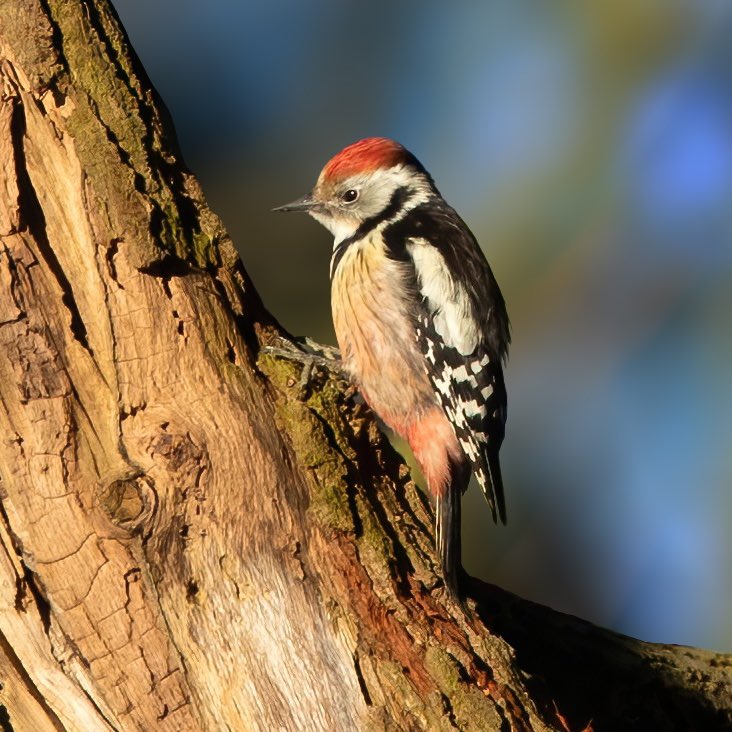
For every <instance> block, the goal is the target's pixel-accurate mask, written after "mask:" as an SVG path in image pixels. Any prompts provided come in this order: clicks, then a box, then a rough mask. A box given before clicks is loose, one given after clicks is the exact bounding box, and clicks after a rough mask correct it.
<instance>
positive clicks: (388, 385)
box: [276, 137, 510, 595]
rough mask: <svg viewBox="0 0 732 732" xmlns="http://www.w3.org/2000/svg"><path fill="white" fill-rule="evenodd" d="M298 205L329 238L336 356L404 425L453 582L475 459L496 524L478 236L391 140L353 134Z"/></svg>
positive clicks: (490, 364)
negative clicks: (464, 499) (462, 511)
mask: <svg viewBox="0 0 732 732" xmlns="http://www.w3.org/2000/svg"><path fill="white" fill-rule="evenodd" d="M276 210H280V211H306V212H307V213H309V214H310V215H311V216H313V217H314V218H315V219H317V220H318V221H319V222H321V223H322V224H323V225H324V226H325V227H327V228H328V229H329V230H330V231H331V232H332V234H333V235H334V237H335V241H334V244H333V256H332V259H331V263H330V276H331V282H332V309H333V322H334V325H335V331H336V336H337V338H338V345H339V347H340V350H341V356H342V359H343V366H344V368H345V370H346V372H347V373H348V374H349V375H350V377H351V378H352V380H353V381H354V382H355V384H356V386H357V387H358V388H359V390H360V391H361V393H362V395H363V397H364V399H365V400H366V402H368V404H369V405H370V406H371V408H372V409H373V410H374V412H376V414H377V415H378V416H379V417H380V418H381V419H382V420H383V421H384V423H385V424H386V425H387V426H388V427H390V428H391V429H392V430H394V432H396V433H397V434H398V435H400V436H401V437H403V438H405V439H406V440H407V442H408V443H409V446H410V447H411V449H412V452H413V453H414V456H415V458H416V459H417V462H418V463H419V466H420V468H421V469H422V472H423V474H424V477H425V480H426V482H427V487H428V490H429V492H430V494H431V495H432V497H433V499H434V501H435V504H436V506H435V516H436V530H435V534H436V542H437V551H438V554H439V558H440V564H441V567H442V575H443V578H444V580H445V584H446V585H447V587H448V589H449V591H450V592H451V593H452V594H454V595H459V575H460V568H461V564H460V504H461V498H462V494H463V493H464V491H465V489H466V488H467V485H468V481H469V478H470V472H471V470H472V472H473V473H475V476H476V478H477V480H478V483H479V484H480V487H481V488H482V490H483V493H484V494H485V497H486V499H487V501H488V504H489V506H490V508H491V511H492V512H493V518H494V520H496V517H497V516H498V517H499V518H500V519H501V521H503V522H504V523H505V520H506V519H505V516H506V514H505V503H504V497H503V483H502V480H501V469H500V465H499V462H498V450H499V448H500V446H501V443H502V441H503V436H504V429H505V424H506V387H505V384H504V381H503V369H502V364H503V362H504V361H505V359H506V354H507V349H508V344H509V341H510V336H509V326H508V316H507V314H506V306H505V303H504V300H503V297H502V295H501V291H500V290H499V288H498V284H497V283H496V280H495V278H494V276H493V273H492V272H491V269H490V267H489V266H488V262H487V261H486V259H485V256H484V255H483V252H482V251H481V249H480V247H479V246H478V243H477V242H476V240H475V237H474V236H473V234H472V233H471V232H470V229H468V227H467V226H466V225H465V223H464V222H463V220H462V219H461V218H460V216H458V214H457V213H456V212H455V210H454V209H452V208H451V207H450V206H449V205H448V204H447V203H445V201H444V199H443V198H442V196H441V195H440V193H439V192H438V190H437V188H436V187H435V184H434V181H433V180H432V178H431V176H430V175H429V173H428V172H427V171H426V170H425V168H424V167H423V166H422V165H421V164H420V163H419V161H418V160H417V159H416V158H415V157H414V155H412V154H411V153H409V152H408V151H407V150H406V149H405V148H404V147H402V146H401V145H400V144H398V143H396V142H394V141H393V140H388V139H385V138H380V137H371V138H367V139H365V140H361V141H359V142H356V143H354V144H352V145H349V146H348V147H346V148H345V149H344V150H342V151H341V152H339V153H338V154H337V155H336V156H335V157H333V158H332V159H331V160H330V161H329V162H328V163H327V164H326V166H325V167H324V168H323V170H322V172H321V173H320V176H319V178H318V180H317V183H316V184H315V187H314V188H313V190H312V191H311V192H310V193H308V194H307V195H305V196H303V197H302V198H300V199H298V200H297V201H293V202H292V203H291V204H288V205H286V206H281V207H280V208H279V209H276Z"/></svg>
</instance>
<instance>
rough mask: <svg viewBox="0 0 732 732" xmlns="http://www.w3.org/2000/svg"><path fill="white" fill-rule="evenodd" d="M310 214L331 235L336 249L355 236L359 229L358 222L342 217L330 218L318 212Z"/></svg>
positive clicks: (310, 212)
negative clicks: (345, 240)
mask: <svg viewBox="0 0 732 732" xmlns="http://www.w3.org/2000/svg"><path fill="white" fill-rule="evenodd" d="M308 213H309V214H310V215H311V216H312V217H313V218H314V219H315V220H316V221H317V222H319V223H321V224H323V226H325V228H326V229H328V231H330V233H331V234H333V237H334V239H335V241H334V242H333V248H334V249H335V248H336V247H337V246H338V245H339V244H340V243H341V242H342V241H343V240H344V239H348V237H349V236H353V235H354V234H355V233H356V230H357V229H358V221H356V220H355V219H349V218H345V217H341V216H328V215H326V214H323V213H318V212H317V211H308Z"/></svg>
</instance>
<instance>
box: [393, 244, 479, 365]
mask: <svg viewBox="0 0 732 732" xmlns="http://www.w3.org/2000/svg"><path fill="white" fill-rule="evenodd" d="M407 250H408V251H409V254H410V255H411V257H412V259H413V260H414V266H415V270H416V272H417V278H418V281H419V287H420V292H421V294H422V296H423V297H424V298H425V299H426V300H427V305H428V306H429V309H430V311H431V313H432V319H433V324H434V327H435V330H436V331H437V333H438V334H439V335H440V336H441V337H442V339H443V340H444V342H445V345H448V346H452V347H453V348H455V349H457V351H458V352H459V353H461V354H462V355H463V356H467V355H468V354H470V353H472V352H473V351H474V350H475V349H476V347H477V345H478V340H479V338H480V329H479V327H478V324H477V323H476V322H475V319H474V318H473V313H472V310H473V308H472V306H471V304H470V299H469V298H468V293H467V292H466V291H465V289H464V288H463V287H462V286H461V285H459V284H458V283H457V282H455V280H454V279H453V278H452V276H451V275H450V270H449V269H448V268H447V263H446V262H445V258H444V257H443V256H442V254H440V252H439V251H438V250H437V249H436V248H435V247H434V246H433V245H432V244H430V243H429V242H428V241H426V240H425V239H412V240H411V241H410V242H409V244H407Z"/></svg>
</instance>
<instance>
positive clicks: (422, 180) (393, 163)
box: [274, 137, 434, 243]
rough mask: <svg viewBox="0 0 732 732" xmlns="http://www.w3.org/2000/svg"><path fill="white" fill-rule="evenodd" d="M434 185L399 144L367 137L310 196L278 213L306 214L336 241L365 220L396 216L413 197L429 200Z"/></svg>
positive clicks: (343, 154) (341, 156)
mask: <svg viewBox="0 0 732 732" xmlns="http://www.w3.org/2000/svg"><path fill="white" fill-rule="evenodd" d="M433 192H434V184H433V183H432V179H431V178H430V176H429V174H428V173H427V171H426V170H425V169H424V168H423V167H422V165H421V163H420V162H419V161H418V160H417V158H415V157H414V155H412V154H411V153H410V152H409V151H408V150H406V149H405V148H404V147H402V145H400V144H399V143H398V142H394V140H389V139H387V138H384V137H367V138H366V139H364V140H359V141H358V142H355V143H353V144H352V145H349V146H348V147H346V148H344V149H343V150H341V151H340V152H339V153H338V154H337V155H335V156H334V157H332V158H331V159H330V160H329V161H328V162H327V163H326V165H325V167H324V168H323V170H322V171H321V173H320V175H319V176H318V180H317V182H316V184H315V187H314V188H313V190H312V191H311V192H310V193H307V194H306V195H304V196H303V197H302V198H299V199H297V200H296V201H293V202H292V203H289V204H287V205H285V206H280V207H279V208H276V209H274V210H275V211H305V212H307V213H309V214H310V215H311V216H312V217H313V218H315V219H317V220H318V221H319V222H320V223H321V224H323V226H325V227H326V228H327V229H329V230H330V231H331V233H332V234H333V236H334V237H335V240H336V243H338V242H340V241H343V240H345V239H348V238H349V237H351V236H353V235H354V234H355V233H356V232H357V231H358V230H359V227H361V225H362V224H364V222H367V221H373V220H378V219H381V218H383V219H385V220H386V219H388V218H389V212H390V211H391V209H394V214H395V215H396V214H397V213H398V212H399V211H400V210H401V209H402V208H403V207H404V205H405V202H406V201H407V200H409V199H411V200H413V202H414V203H416V202H417V201H416V200H414V199H420V200H426V199H427V198H428V197H429V196H430V195H431V194H432V193H433Z"/></svg>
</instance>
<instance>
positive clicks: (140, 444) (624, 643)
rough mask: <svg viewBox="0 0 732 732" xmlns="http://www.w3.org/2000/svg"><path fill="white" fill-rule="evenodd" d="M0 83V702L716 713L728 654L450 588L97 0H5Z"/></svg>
mask: <svg viewBox="0 0 732 732" xmlns="http://www.w3.org/2000/svg"><path fill="white" fill-rule="evenodd" d="M0 94H1V100H2V104H1V106H0V480H1V482H0V490H1V494H0V495H1V497H2V514H1V515H0V683H2V685H3V686H2V689H0V705H2V707H0V712H1V714H0V724H4V725H6V726H7V725H9V724H12V725H13V728H15V729H20V730H24V729H28V730H45V729H49V730H55V729H68V730H108V729H119V730H151V729H160V730H199V729H206V730H220V729H233V730H244V729H247V730H248V729H262V730H270V729H287V730H326V729H328V730H331V729H333V730H335V729H338V730H341V729H430V730H432V729H454V728H459V729H474V730H493V729H517V730H520V729H531V730H544V729H566V728H567V725H569V727H570V728H571V729H581V728H582V727H583V726H585V725H587V724H588V723H590V722H591V723H592V728H593V729H596V730H600V729H714V728H715V727H716V728H720V729H722V728H724V726H725V725H729V724H732V688H731V686H732V685H731V684H730V664H731V663H732V660H731V659H730V656H726V655H719V654H711V653H707V652H704V651H697V650H694V649H684V648H678V647H671V646H657V645H651V644H644V643H641V642H639V641H634V640H632V639H629V638H624V637H621V636H617V635H615V634H612V633H609V632H607V631H603V630H600V629H597V628H594V627H593V626H591V625H589V624H586V623H583V622H581V621H578V620H575V619H573V618H569V617H566V616H560V615H558V614H556V613H553V612H551V611H549V610H547V609H545V608H541V607H538V606H535V605H532V604H530V603H527V602H525V601H522V600H519V599H518V598H514V597H512V596H510V595H508V594H506V593H503V592H502V591H500V590H498V589H496V588H491V587H488V586H485V585H482V584H481V583H478V582H475V583H474V585H473V591H472V593H471V595H472V596H471V598H469V600H468V602H467V608H466V609H462V608H460V607H457V606H456V605H454V604H453V603H452V602H450V601H449V599H448V598H446V597H445V596H444V594H443V593H442V591H441V590H440V589H439V581H438V578H437V574H436V572H435V564H434V557H433V554H432V546H433V543H432V536H431V528H430V527H431V524H432V516H431V511H430V509H429V506H428V505H427V504H426V502H425V499H424V498H423V496H422V495H421V494H420V493H419V491H417V490H416V489H415V487H414V485H413V483H412V482H411V480H410V479H409V475H408V473H407V471H406V468H405V467H404V465H403V464H402V462H401V460H400V459H399V458H398V456H397V455H396V454H395V453H394V452H393V450H392V449H391V447H390V446H389V444H388V442H387V441H386V440H385V439H384V438H383V437H382V436H381V435H380V433H379V432H378V429H377V428H376V426H375V424H374V422H373V420H372V418H371V416H370V414H369V413H368V411H367V410H366V409H365V407H363V406H358V405H356V404H354V402H353V399H352V398H351V397H352V394H351V392H350V390H349V389H348V387H347V385H345V384H343V383H340V382H338V380H336V379H334V378H332V377H328V376H327V375H323V374H321V375H320V377H319V378H317V379H316V380H315V381H314V383H312V384H311V385H310V388H309V390H308V393H307V394H305V395H303V394H302V393H301V390H300V387H299V378H300V372H299V367H298V366H297V365H296V364H294V363H291V362H288V361H286V360H282V359H278V358H274V357H272V356H269V355H265V356H262V355H261V353H260V345H261V343H263V342H269V341H270V340H272V339H273V338H275V337H276V336H278V335H279V334H280V333H281V331H280V329H279V328H278V326H277V325H276V323H274V322H273V320H272V319H271V317H270V316H269V315H268V314H267V313H266V311H265V310H264V308H263V307H262V304H261V302H260V301H259V299H258V297H257V295H256V292H255V291H254V289H253V287H252V285H251V283H250V282H249V281H248V278H247V276H246V273H245V272H244V271H243V269H242V266H241V263H240V262H239V260H238V257H237V255H236V252H235V250H234V249H233V246H232V244H231V242H230V241H229V239H228V237H227V235H226V232H225V231H224V230H223V228H222V226H221V223H220V222H219V220H218V219H217V218H216V216H215V215H214V214H212V212H211V211H210V210H209V209H208V207H207V206H206V204H205V202H204V200H203V198H202V195H201V192H200V190H199V188H198V185H197V184H196V181H195V180H194V179H193V177H192V176H191V175H190V174H189V173H188V171H187V170H186V169H185V167H184V165H183V163H182V162H181V159H180V156H179V154H178V152H177V149H176V146H175V143H174V140H173V137H172V133H171V127H170V124H169V122H168V120H167V118H166V114H165V112H164V110H163V109H162V107H161V105H160V103H159V102H158V101H157V99H156V97H155V94H154V91H153V90H152V88H151V86H150V84H149V82H148V80H147V78H146V77H145V75H144V72H143V71H142V70H141V68H140V66H139V62H138V61H137V59H136V57H135V56H134V54H133V52H132V50H131V49H130V48H129V45H128V43H127V40H126V38H125V36H124V33H123V31H122V30H121V27H120V25H119V23H118V21H117V19H116V17H115V15H114V14H113V11H112V10H111V8H110V7H109V5H108V3H107V2H105V1H104V0H74V1H71V0H0ZM244 244H245V245H246V243H244Z"/></svg>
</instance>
